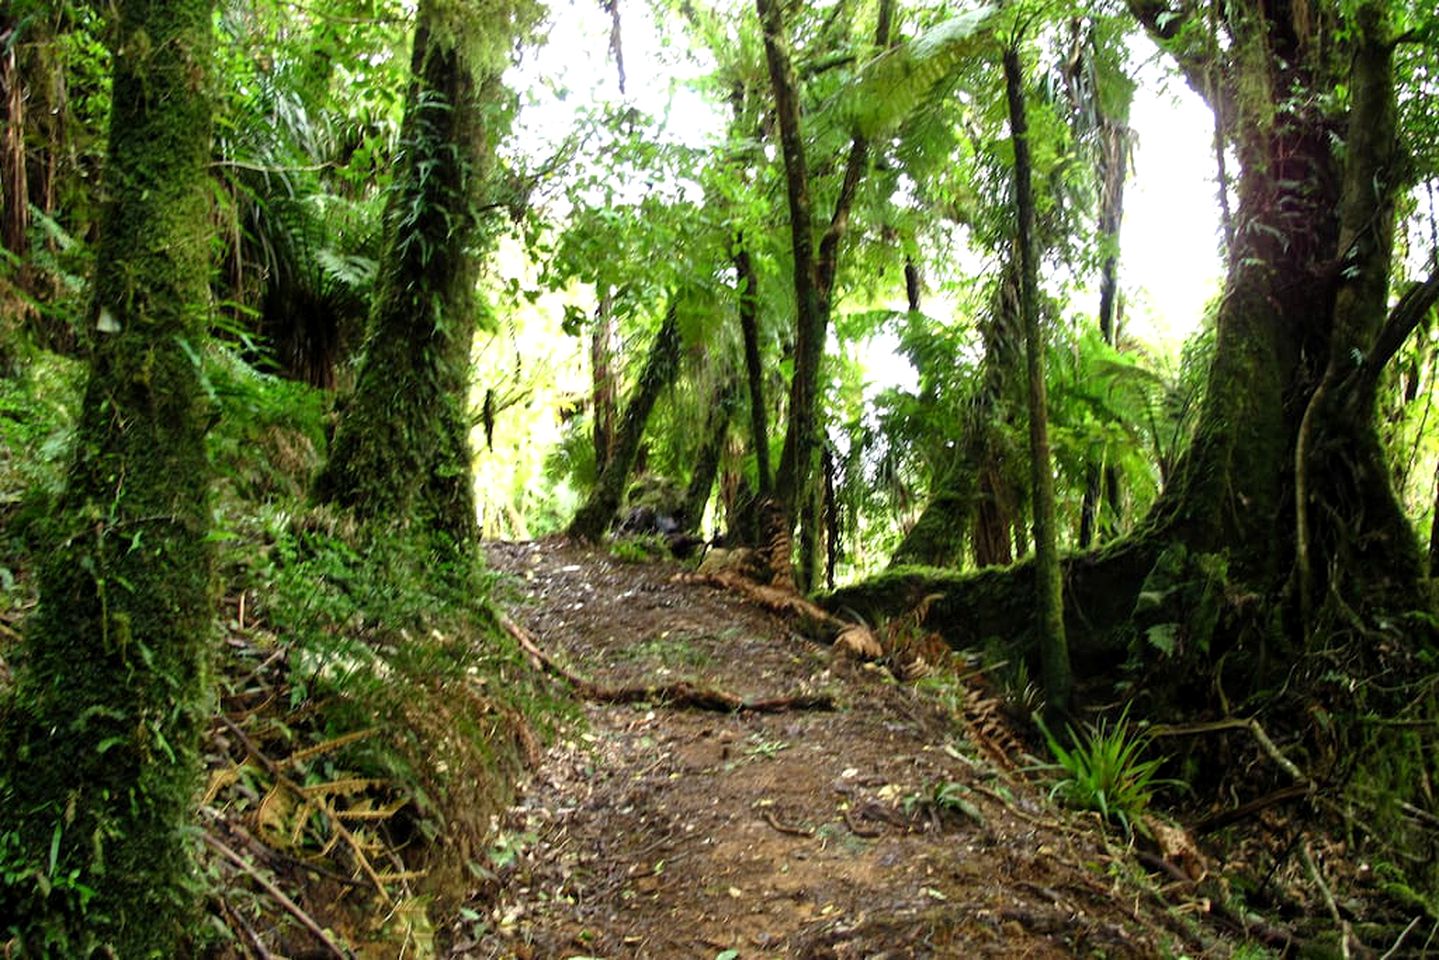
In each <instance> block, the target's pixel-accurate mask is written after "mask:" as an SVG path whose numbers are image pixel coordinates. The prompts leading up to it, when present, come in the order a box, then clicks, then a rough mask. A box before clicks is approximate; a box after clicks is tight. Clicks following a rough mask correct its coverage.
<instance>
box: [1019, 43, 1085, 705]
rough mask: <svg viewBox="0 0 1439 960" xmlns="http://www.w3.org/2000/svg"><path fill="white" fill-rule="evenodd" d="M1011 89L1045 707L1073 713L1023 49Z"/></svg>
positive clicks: (1037, 607)
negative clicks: (1022, 62) (1055, 505)
mask: <svg viewBox="0 0 1439 960" xmlns="http://www.w3.org/2000/svg"><path fill="white" fill-rule="evenodd" d="M1004 80H1005V84H1004V87H1005V93H1006V95H1007V98H1008V100H1009V128H1010V135H1011V139H1012V140H1013V141H1014V207H1015V214H1016V219H1017V221H1018V227H1019V236H1018V240H1017V243H1018V246H1019V258H1018V259H1019V315H1020V319H1021V322H1022V323H1023V325H1024V355H1025V369H1026V373H1027V375H1028V380H1029V394H1028V399H1029V477H1030V491H1031V492H1030V499H1031V501H1032V505H1033V509H1034V579H1035V582H1034V590H1035V617H1036V618H1037V620H1038V623H1039V661H1040V664H1041V666H1042V667H1043V675H1044V695H1045V709H1046V710H1047V711H1048V712H1049V713H1050V715H1051V716H1063V715H1065V714H1067V713H1068V712H1069V708H1070V699H1071V695H1072V691H1073V687H1074V682H1073V679H1072V678H1071V676H1070V665H1069V643H1068V641H1067V640H1066V638H1065V634H1064V598H1063V593H1062V589H1063V587H1062V582H1061V580H1060V571H1059V544H1058V530H1057V529H1056V524H1055V517H1054V467H1053V464H1052V463H1051V461H1050V456H1049V399H1048V396H1047V392H1046V389H1045V382H1044V332H1043V329H1042V328H1041V327H1040V321H1039V262H1038V260H1039V258H1038V250H1037V249H1036V246H1035V241H1034V197H1033V193H1032V186H1031V183H1030V176H1031V174H1030V170H1031V167H1030V159H1029V123H1028V120H1027V119H1026V117H1025V112H1024V74H1023V72H1022V71H1021V70H1020V65H1019V50H1018V48H1016V47H1010V48H1009V49H1007V50H1006V51H1005V52H1004Z"/></svg>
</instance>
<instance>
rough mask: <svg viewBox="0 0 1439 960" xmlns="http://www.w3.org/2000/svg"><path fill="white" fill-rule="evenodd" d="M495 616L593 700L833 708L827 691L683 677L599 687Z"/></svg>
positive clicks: (732, 708)
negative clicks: (746, 690)
mask: <svg viewBox="0 0 1439 960" xmlns="http://www.w3.org/2000/svg"><path fill="white" fill-rule="evenodd" d="M495 617H496V619H497V621H498V622H499V625H500V627H501V628H502V629H504V631H505V632H506V633H508V634H509V635H510V636H512V637H514V638H515V642H516V643H518V644H519V645H520V649H522V650H523V651H524V652H525V655H526V656H528V657H529V658H530V661H531V662H532V663H533V664H534V665H535V668H536V669H539V670H543V671H544V672H546V673H549V674H552V675H554V676H556V677H559V678H560V679H561V680H564V681H565V682H566V683H568V684H570V686H572V687H574V689H575V692H576V693H578V694H579V695H580V696H581V697H583V698H584V699H585V700H589V701H590V702H592V703H663V704H665V705H666V706H670V707H678V708H683V709H690V710H711V711H714V712H716V713H783V712H785V711H788V710H833V709H835V702H834V697H832V696H831V695H829V694H827V693H797V694H792V695H790V696H787V697H768V698H765V699H763V700H746V699H744V698H743V697H741V696H739V695H737V694H733V693H730V692H729V691H727V690H717V689H714V688H713V687H698V686H695V685H694V684H692V683H687V682H685V681H683V680H681V681H678V682H676V683H666V684H655V685H648V686H635V687H606V686H602V685H601V684H598V683H595V682H594V681H593V680H590V679H589V678H587V677H584V676H581V675H580V674H578V673H575V672H574V671H573V670H570V669H569V668H568V667H565V666H564V665H563V664H561V663H559V662H557V661H556V660H555V659H554V658H553V657H551V656H550V655H549V654H547V653H545V651H544V650H543V649H542V648H541V647H540V645H539V642H538V641H537V640H536V639H535V637H534V635H533V634H531V633H530V632H529V631H528V630H526V629H525V628H524V627H522V626H520V625H519V624H518V623H515V621H514V620H511V619H510V618H509V617H508V616H506V615H505V614H503V613H499V612H496V614H495Z"/></svg>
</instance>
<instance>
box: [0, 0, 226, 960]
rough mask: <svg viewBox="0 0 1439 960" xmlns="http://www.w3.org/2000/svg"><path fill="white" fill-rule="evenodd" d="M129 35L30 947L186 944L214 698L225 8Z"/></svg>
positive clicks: (23, 844) (107, 949) (29, 912)
mask: <svg viewBox="0 0 1439 960" xmlns="http://www.w3.org/2000/svg"><path fill="white" fill-rule="evenodd" d="M114 40H115V48H114V49H115V54H114V80H113V87H112V101H111V118H110V140H109V156H108V159H107V163H106V172H105V186H106V192H107V195H108V198H109V199H108V203H107V205H106V207H105V211H104V215H103V220H102V224H101V229H100V240H99V246H98V249H97V269H96V275H95V282H94V297H93V301H92V305H91V308H90V311H89V313H88V315H87V318H86V326H87V328H88V331H89V334H90V338H91V355H90V356H91V361H90V363H91V366H90V376H89V380H88V383H87V386H86V389H85V395H84V403H83V406H82V408H81V419H80V423H79V426H78V430H77V435H76V446H75V453H74V460H73V463H72V465H71V468H70V473H69V476H68V478H67V483H66V488H65V492H64V495H63V497H62V499H61V501H60V502H59V504H58V505H57V506H58V514H57V520H56V524H55V529H54V549H53V552H52V553H51V555H50V556H49V557H48V558H47V559H46V561H45V563H44V566H43V569H42V571H41V577H40V606H39V609H38V611H37V612H36V614H35V616H34V618H33V619H32V620H31V621H30V623H29V625H28V628H27V630H26V646H25V656H24V660H23V662H22V664H21V670H20V676H19V684H18V688H17V691H16V695H15V699H14V702H13V705H12V707H11V709H10V714H9V715H8V716H7V717H6V723H5V761H6V762H5V764H4V769H3V770H0V776H3V777H4V782H3V787H0V808H3V809H4V810H5V811H6V812H7V817H6V824H7V826H6V827H5V829H4V831H3V834H0V835H3V836H4V837H5V843H6V844H7V846H6V847H4V848H0V859H3V860H4V861H5V864H4V867H3V869H0V884H3V886H0V924H3V925H4V927H6V928H8V930H9V931H11V932H13V933H15V934H18V938H19V941H20V943H21V944H23V945H24V946H25V948H26V949H27V950H28V951H29V955H33V956H65V957H83V956H90V955H91V952H92V951H101V952H103V953H104V954H105V955H109V956H117V957H126V958H130V957H136V958H148V957H167V958H168V957H174V956H177V955H179V954H180V952H181V951H180V947H179V942H180V939H181V937H182V935H183V934H184V933H186V932H187V931H189V930H191V929H193V926H192V921H193V920H194V900H195V895H196V893H197V892H198V889H199V885H198V878H197V877H196V876H195V871H194V867H193V859H194V848H195V837H194V834H193V833H192V832H191V830H190V828H189V824H190V820H191V816H192V814H193V810H194V802H195V788H196V777H197V773H198V748H199V738H200V732H201V728H202V726H203V724H204V722H205V720H206V719H207V718H208V717H209V716H210V710H211V708H212V704H211V701H210V699H209V697H208V683H207V681H208V671H207V663H208V649H209V646H210V642H211V639H212V633H211V619H212V617H211V602H212V595H211V586H212V584H211V559H210V550H209V548H208V547H207V545H206V541H207V536H206V535H207V533H208V531H209V526H210V511H209V505H208V488H209V481H210V467H209V463H208V461H207V458H206V452H205V436H204V435H205V429H206V425H207V424H208V422H209V418H210V416H211V411H210V407H209V406H208V404H207V402H206V399H205V393H204V391H203V389H202V387H201V375H200V369H199V363H200V355H201V353H202V351H203V342H204V339H205V333H206V326H207V315H208V298H209V291H208V288H207V283H206V281H207V277H208V256H209V247H208V240H209V237H208V232H209V224H210V222H211V221H210V218H209V210H208V196H209V193H208V185H207V182H206V169H207V164H208V161H209V149H210V142H209V138H210V113H211V107H210V101H209V86H208V85H209V72H210V64H211V57H212V49H213V40H212V37H211V4H210V2H208V0H129V2H126V3H124V4H122V5H121V6H120V7H119V22H118V24H117V25H116V29H115V33H114ZM12 826H13V829H14V832H13V833H12V832H11V828H12ZM92 893H93V896H92V895H91V894H92ZM3 936H5V934H3V933H0V937H3Z"/></svg>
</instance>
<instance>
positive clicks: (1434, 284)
mask: <svg viewBox="0 0 1439 960" xmlns="http://www.w3.org/2000/svg"><path fill="white" fill-rule="evenodd" d="M1436 303H1439V265H1436V266H1435V268H1434V269H1433V270H1432V271H1431V272H1430V273H1429V277H1428V279H1426V280H1424V281H1423V282H1422V283H1416V284H1415V285H1414V286H1412V287H1410V288H1409V290H1408V291H1407V292H1406V293H1405V294H1404V296H1403V297H1401V298H1400V299H1399V302H1398V303H1397V304H1395V306H1394V309H1393V310H1391V311H1390V312H1389V318H1388V319H1387V320H1385V321H1384V326H1383V327H1382V328H1381V329H1380V331H1379V335H1378V336H1377V337H1375V338H1374V346H1373V347H1372V348H1371V349H1370V351H1369V356H1368V357H1366V358H1365V360H1364V365H1363V367H1361V369H1360V374H1359V376H1360V377H1361V378H1362V379H1361V382H1362V383H1363V384H1365V385H1366V386H1367V385H1370V384H1373V383H1377V382H1378V380H1379V374H1380V373H1381V372H1383V370H1384V367H1385V366H1387V365H1388V363H1389V361H1390V360H1392V359H1394V355H1395V354H1396V353H1398V352H1399V348H1400V347H1402V346H1404V341H1405V340H1408V339H1409V335H1410V334H1411V333H1413V332H1414V331H1415V329H1417V328H1418V326H1419V325H1420V324H1421V323H1423V322H1424V318H1425V317H1427V316H1428V315H1429V311H1430V310H1432V309H1434V305H1435V304H1436Z"/></svg>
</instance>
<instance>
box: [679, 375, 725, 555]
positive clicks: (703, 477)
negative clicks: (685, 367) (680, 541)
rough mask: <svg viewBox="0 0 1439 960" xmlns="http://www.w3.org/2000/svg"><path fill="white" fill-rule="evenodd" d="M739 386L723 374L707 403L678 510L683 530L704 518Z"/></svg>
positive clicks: (691, 529)
mask: <svg viewBox="0 0 1439 960" xmlns="http://www.w3.org/2000/svg"><path fill="white" fill-rule="evenodd" d="M738 393H739V386H738V384H737V383H736V382H735V380H734V378H733V377H729V376H727V377H725V379H724V381H723V382H721V384H720V386H719V389H718V390H717V391H716V393H715V398H714V402H713V403H712V404H711V405H710V418H709V423H708V424H706V430H705V435H704V439H703V440H702V441H701V442H700V446H699V449H698V450H697V451H696V453H695V469H694V473H692V474H691V475H690V482H689V486H688V487H687V488H686V490H685V501H684V509H683V510H681V511H680V518H679V519H680V528H681V529H682V530H683V531H684V532H685V533H694V532H695V531H696V530H698V529H699V528H700V522H701V521H702V520H703V519H704V512H705V506H706V505H707V504H708V503H709V499H710V493H711V492H713V490H714V485H715V477H717V476H719V465H720V458H721V457H722V456H723V455H724V447H725V440H726V439H727V438H728V437H729V425H730V420H731V418H733V416H734V405H735V398H736V394H738Z"/></svg>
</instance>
